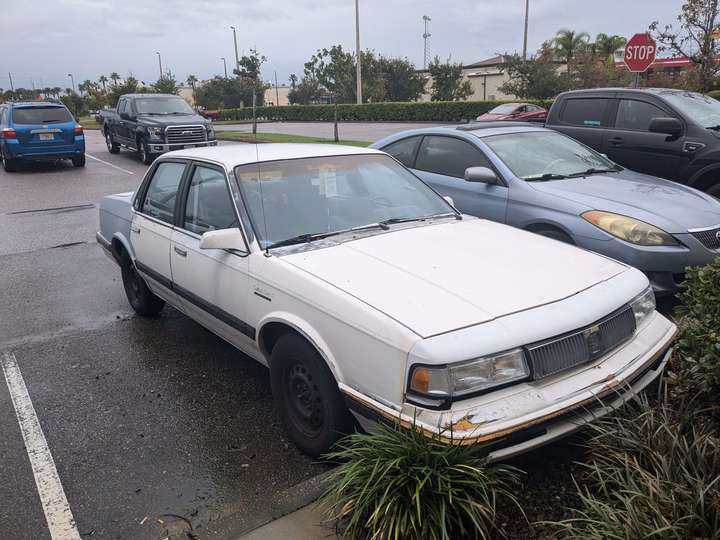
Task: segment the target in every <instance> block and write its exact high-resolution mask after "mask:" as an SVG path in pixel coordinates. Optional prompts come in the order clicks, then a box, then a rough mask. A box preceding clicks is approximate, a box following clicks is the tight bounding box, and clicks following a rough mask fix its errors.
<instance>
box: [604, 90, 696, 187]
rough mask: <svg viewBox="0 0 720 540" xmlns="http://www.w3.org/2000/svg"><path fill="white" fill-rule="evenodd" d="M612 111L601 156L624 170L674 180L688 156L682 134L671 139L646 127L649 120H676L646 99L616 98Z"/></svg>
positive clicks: (686, 161) (683, 166)
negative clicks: (605, 156) (611, 119)
mask: <svg viewBox="0 0 720 540" xmlns="http://www.w3.org/2000/svg"><path fill="white" fill-rule="evenodd" d="M613 110H614V118H613V122H612V127H608V128H607V129H606V131H605V140H604V143H603V153H604V154H606V155H607V156H608V157H609V158H610V159H612V160H613V161H615V162H617V163H619V164H620V165H622V166H623V167H627V168H628V169H631V170H634V171H639V172H643V173H647V174H652V175H654V176H660V177H663V178H668V179H675V178H677V177H678V175H679V173H680V171H681V170H682V169H684V168H685V167H686V166H687V165H688V163H689V160H690V156H691V153H689V152H686V151H685V149H684V145H685V133H684V132H683V133H682V134H681V135H680V136H676V137H673V136H669V135H666V134H663V133H651V132H649V131H648V127H649V125H650V121H651V120H652V119H653V118H667V117H674V118H678V116H677V115H676V114H674V113H673V112H671V111H670V110H667V109H666V108H665V107H664V106H663V105H662V104H660V103H655V102H654V100H653V101H651V99H650V98H646V97H636V96H632V97H630V96H622V95H619V96H618V100H617V101H616V102H615V104H614V108H613ZM678 119H679V120H681V119H680V118H678ZM681 122H682V120H681Z"/></svg>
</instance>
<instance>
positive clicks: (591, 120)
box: [560, 98, 610, 127]
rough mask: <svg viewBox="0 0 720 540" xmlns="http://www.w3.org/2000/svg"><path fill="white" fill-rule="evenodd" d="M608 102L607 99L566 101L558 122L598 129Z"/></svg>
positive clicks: (574, 99)
mask: <svg viewBox="0 0 720 540" xmlns="http://www.w3.org/2000/svg"><path fill="white" fill-rule="evenodd" d="M609 101H610V100H609V99H607V98H573V99H568V100H567V101H566V102H565V108H564V109H563V111H562V114H561V116H560V120H561V121H562V122H564V123H565V124H571V125H573V126H583V127H600V126H601V125H602V122H603V118H605V109H606V108H607V105H608V102H609Z"/></svg>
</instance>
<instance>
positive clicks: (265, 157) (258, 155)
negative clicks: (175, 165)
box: [163, 143, 383, 169]
mask: <svg viewBox="0 0 720 540" xmlns="http://www.w3.org/2000/svg"><path fill="white" fill-rule="evenodd" d="M366 154H383V152H381V151H380V150H375V149H373V148H362V147H359V146H344V145H337V144H301V143H261V144H247V143H239V144H224V145H218V146H208V147H204V148H190V149H187V150H175V151H173V152H168V153H167V154H163V159H165V158H183V159H197V160H208V161H214V162H216V163H221V164H222V165H224V166H225V167H226V168H228V169H232V168H233V167H236V166H238V165H247V164H249V163H257V162H263V161H278V160H285V159H302V158H314V157H328V156H350V155H366Z"/></svg>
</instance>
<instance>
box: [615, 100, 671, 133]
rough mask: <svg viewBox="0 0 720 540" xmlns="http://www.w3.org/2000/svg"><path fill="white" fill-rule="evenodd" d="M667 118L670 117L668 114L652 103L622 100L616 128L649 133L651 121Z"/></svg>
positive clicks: (616, 119)
mask: <svg viewBox="0 0 720 540" xmlns="http://www.w3.org/2000/svg"><path fill="white" fill-rule="evenodd" d="M667 116H669V115H668V113H666V112H665V111H663V110H662V109H661V108H660V107H656V106H655V105H653V104H652V103H646V102H645V101H637V100H635V99H621V100H620V104H619V105H618V111H617V116H616V118H615V127H616V128H617V129H634V130H638V131H647V130H648V127H649V126H650V120H652V119H653V118H660V117H667Z"/></svg>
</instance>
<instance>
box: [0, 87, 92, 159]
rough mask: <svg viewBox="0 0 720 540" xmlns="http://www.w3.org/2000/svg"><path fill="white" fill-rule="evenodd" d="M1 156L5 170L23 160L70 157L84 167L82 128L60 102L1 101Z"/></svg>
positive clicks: (83, 136)
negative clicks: (2, 102)
mask: <svg viewBox="0 0 720 540" xmlns="http://www.w3.org/2000/svg"><path fill="white" fill-rule="evenodd" d="M0 158H1V159H2V164H3V168H4V169H5V170H6V171H8V172H12V171H15V170H17V167H18V165H19V164H20V163H21V162H23V161H54V160H58V159H71V160H72V162H73V165H74V166H75V167H84V166H85V135H84V134H83V128H82V126H80V125H79V124H78V123H77V122H76V121H75V118H73V115H72V114H70V111H69V110H68V109H67V107H65V105H62V104H60V103H49V102H46V101H38V102H28V103H4V104H0Z"/></svg>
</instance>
